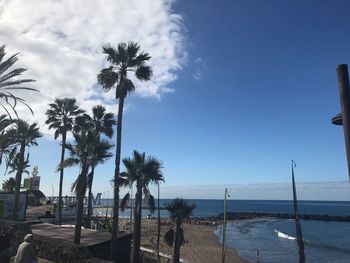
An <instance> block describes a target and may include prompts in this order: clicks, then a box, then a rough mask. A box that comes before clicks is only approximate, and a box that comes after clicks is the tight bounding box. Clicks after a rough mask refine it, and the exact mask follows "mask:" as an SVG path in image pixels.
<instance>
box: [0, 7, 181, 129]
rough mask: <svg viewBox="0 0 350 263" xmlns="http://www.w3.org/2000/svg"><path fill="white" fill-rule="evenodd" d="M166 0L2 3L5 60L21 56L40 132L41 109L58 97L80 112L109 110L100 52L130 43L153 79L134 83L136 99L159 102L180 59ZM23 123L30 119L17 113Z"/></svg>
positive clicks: (176, 24)
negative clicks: (100, 81) (99, 82)
mask: <svg viewBox="0 0 350 263" xmlns="http://www.w3.org/2000/svg"><path fill="white" fill-rule="evenodd" d="M172 2H173V1H171V0H133V1H123V0H74V1H71V0H61V1H55V0H46V1H42V0H31V1H26V0H8V1H5V2H2V3H0V39H1V43H0V44H2V43H3V44H6V45H7V53H8V54H12V53H14V52H19V51H20V52H21V53H20V55H19V58H20V61H19V63H18V65H21V66H23V67H25V68H27V69H28V71H27V72H26V73H25V77H30V78H34V79H36V80H37V82H36V83H35V84H34V85H32V86H33V87H36V88H38V89H39V90H40V91H41V92H40V94H33V93H28V92H26V93H22V94H21V96H24V97H25V98H26V99H27V101H28V102H29V104H30V105H31V107H32V108H33V109H34V111H35V117H34V120H36V121H38V122H39V124H40V125H41V124H42V123H43V121H44V120H45V115H44V113H45V110H46V108H47V104H48V103H50V102H52V101H53V100H54V98H56V97H64V96H69V97H75V98H76V99H77V101H78V102H79V103H80V104H81V105H82V106H83V107H85V108H86V109H87V108H88V107H91V106H92V105H95V104H97V103H102V102H103V104H104V105H106V104H107V105H115V104H116V102H115V100H114V93H113V91H110V92H109V93H102V92H101V91H100V89H99V88H98V87H96V86H94V85H95V84H96V74H97V73H98V72H99V70H100V69H101V68H102V67H103V66H104V55H103V54H102V53H101V45H102V44H104V43H106V42H110V43H112V44H113V45H116V44H117V43H119V42H122V41H129V40H133V41H136V42H138V43H139V44H140V45H141V49H142V50H144V51H146V52H148V53H149V54H150V55H151V56H152V59H151V62H150V64H151V66H152V68H153V71H154V74H153V78H152V80H151V81H149V82H141V83H140V82H137V81H136V85H137V94H138V95H140V96H154V97H158V98H159V97H160V96H161V95H162V94H164V93H166V92H171V91H172V89H171V88H170V87H169V83H171V82H172V81H174V80H176V78H177V70H179V69H181V67H182V65H183V63H184V61H185V59H186V51H185V49H184V36H183V34H182V33H183V24H182V18H181V16H180V15H178V14H175V13H173V11H172V9H171V5H172ZM19 112H20V114H21V117H23V116H24V115H26V116H28V117H29V112H28V111H27V110H25V109H23V108H19Z"/></svg>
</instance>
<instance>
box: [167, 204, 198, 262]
mask: <svg viewBox="0 0 350 263" xmlns="http://www.w3.org/2000/svg"><path fill="white" fill-rule="evenodd" d="M195 208H196V205H195V204H189V203H188V202H186V201H185V200H183V199H182V198H175V199H174V200H173V201H172V202H171V203H168V204H165V209H166V210H168V211H169V212H170V218H171V219H172V220H173V222H175V224H176V230H175V234H174V230H173V229H170V230H169V231H168V232H166V233H165V236H164V241H165V243H166V244H168V245H169V246H173V245H174V263H178V262H180V248H181V245H183V244H184V242H185V237H184V230H183V228H182V223H183V221H184V220H185V219H187V218H188V217H189V216H190V215H192V211H193V209H195Z"/></svg>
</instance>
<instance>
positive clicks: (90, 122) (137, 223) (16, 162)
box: [0, 42, 194, 263]
mask: <svg viewBox="0 0 350 263" xmlns="http://www.w3.org/2000/svg"><path fill="white" fill-rule="evenodd" d="M102 50H103V53H104V54H105V55H106V60H107V63H108V64H109V65H108V66H107V67H106V68H104V69H102V70H101V71H100V72H99V74H98V75H97V82H98V84H99V85H100V86H101V88H102V90H104V91H109V90H111V89H113V88H115V98H116V100H118V112H117V121H115V119H114V115H113V113H107V112H106V109H105V107H103V106H101V105H98V106H94V107H93V108H92V115H89V114H87V113H86V112H85V111H84V110H82V109H80V108H79V106H78V105H77V103H76V100H75V99H73V98H57V99H55V101H54V102H53V103H51V104H49V108H48V110H47V111H46V116H47V120H46V122H45V123H46V124H47V125H48V128H49V129H50V130H53V131H54V138H55V139H60V144H61V156H60V161H59V162H58V166H57V172H59V174H60V177H59V178H60V179H59V199H58V224H61V223H62V188H63V177H64V169H65V168H68V167H72V166H76V165H77V166H79V167H80V170H79V174H78V176H77V179H76V181H75V182H74V183H73V186H72V191H75V193H76V197H77V199H76V200H77V216H76V222H75V232H74V243H76V244H79V243H80V237H81V226H82V217H83V199H84V197H85V194H86V191H87V190H88V209H87V211H88V220H87V222H88V224H90V217H91V214H92V201H91V200H92V184H93V179H94V171H95V168H96V166H97V165H99V164H101V163H103V162H105V161H106V160H107V159H109V158H111V157H112V156H113V154H112V153H111V149H112V148H113V144H112V143H111V138H112V136H113V130H114V129H113V128H114V125H117V128H116V131H117V134H116V153H115V170H114V177H113V184H114V209H113V217H112V240H111V250H110V257H111V259H112V260H113V261H115V262H116V261H117V255H116V251H117V250H116V249H115V247H117V238H118V223H119V222H118V219H119V203H120V198H119V189H120V188H121V187H129V189H132V187H133V185H135V186H136V193H135V197H134V200H135V208H134V210H133V213H134V232H133V250H132V262H133V263H138V262H140V243H141V242H140V240H141V216H142V197H143V196H144V201H145V203H146V204H147V205H148V206H149V207H150V208H151V210H152V212H154V210H155V199H154V197H153V196H152V195H151V193H150V191H149V185H150V184H151V183H155V184H158V187H159V183H160V182H162V181H164V178H163V175H162V172H161V168H162V166H161V163H160V161H158V160H157V159H156V158H155V157H153V156H146V154H145V153H140V152H138V151H134V152H133V156H132V157H131V158H124V159H123V160H122V162H123V164H124V166H125V171H124V172H120V163H121V141H122V137H121V135H122V119H123V108H124V102H125V99H126V97H127V95H128V94H130V93H131V92H133V91H135V85H134V83H133V82H132V80H131V79H130V77H131V74H132V75H133V78H136V79H139V80H141V81H147V80H150V78H151V76H152V69H151V67H150V66H148V65H147V64H146V63H147V61H149V60H150V58H151V57H150V56H149V54H147V53H145V52H142V51H140V46H139V45H138V44H137V43H135V42H128V43H127V44H126V43H120V44H118V46H117V47H112V46H111V45H110V44H107V45H104V46H103V47H102ZM5 54H6V53H5V46H1V47H0V108H2V109H3V110H4V111H5V113H6V114H4V115H1V116H0V165H1V164H4V165H5V166H6V171H7V170H8V169H10V170H9V173H15V175H16V176H15V178H10V179H8V180H6V181H4V182H3V189H4V190H6V191H9V192H14V193H15V203H14V210H13V211H14V213H13V219H17V212H16V211H17V210H18V205H19V192H20V183H21V180H22V174H23V173H27V172H28V171H27V170H26V169H27V168H28V167H30V165H29V151H28V149H29V147H30V146H37V145H38V143H37V139H38V138H40V137H41V136H42V135H41V133H40V132H39V128H38V127H37V124H36V123H33V124H30V123H28V122H26V121H24V120H22V119H19V118H18V114H17V111H16V105H17V104H18V103H21V104H24V105H25V106H27V107H28V108H29V110H30V111H31V112H32V113H33V111H32V109H31V108H30V106H29V105H28V104H27V102H26V101H25V100H24V99H22V98H20V97H18V96H17V95H16V91H17V90H29V91H37V90H36V89H34V88H30V87H24V86H23V84H26V83H30V82H34V80H32V79H20V75H21V74H22V73H23V72H25V71H26V69H23V68H16V69H11V68H12V66H13V65H14V64H15V62H16V61H17V54H14V55H12V56H11V57H9V58H8V59H5ZM11 113H14V114H15V116H16V119H14V118H13V116H12V115H11ZM70 138H72V139H70ZM66 153H68V155H67V156H66ZM130 197H131V195H130V193H127V194H126V196H125V197H124V198H123V199H122V201H121V205H120V206H121V209H122V210H123V209H124V208H125V207H126V205H127V203H128V201H129V199H130ZM158 208H159V204H158ZM166 208H167V209H168V210H169V212H170V214H171V218H173V219H174V222H175V223H176V231H175V233H174V234H173V235H171V230H169V231H170V232H168V233H167V235H166V237H165V239H166V241H167V243H168V244H169V245H172V244H173V243H174V244H175V245H174V261H175V262H178V260H179V253H180V246H181V244H182V243H183V240H184V238H183V229H182V227H181V226H182V222H183V220H184V219H185V218H186V217H188V216H189V215H190V214H191V212H192V210H193V209H194V206H192V205H189V204H187V203H186V202H185V201H183V200H182V199H176V200H174V202H173V203H170V204H167V206H166ZM171 238H174V242H171V241H170V240H171Z"/></svg>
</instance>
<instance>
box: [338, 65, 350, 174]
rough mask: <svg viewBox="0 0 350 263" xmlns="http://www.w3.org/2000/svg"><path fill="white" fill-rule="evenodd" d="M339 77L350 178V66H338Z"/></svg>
mask: <svg viewBox="0 0 350 263" xmlns="http://www.w3.org/2000/svg"><path fill="white" fill-rule="evenodd" d="M337 78H338V87H339V96H340V105H341V112H342V121H343V129H344V138H345V149H346V157H347V161H348V175H349V179H350V85H349V74H348V66H347V65H346V64H341V65H338V66H337Z"/></svg>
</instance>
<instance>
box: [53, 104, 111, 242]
mask: <svg viewBox="0 0 350 263" xmlns="http://www.w3.org/2000/svg"><path fill="white" fill-rule="evenodd" d="M49 107H50V108H49V109H48V110H47V112H46V115H47V117H48V118H47V120H46V124H48V125H49V129H54V130H55V133H54V134H55V139H57V138H58V137H60V136H61V138H62V140H61V160H60V162H59V165H58V167H57V171H59V172H60V186H59V199H58V224H61V222H62V185H63V172H64V168H67V167H72V166H76V165H78V166H79V167H80V172H79V175H78V177H77V179H76V180H75V182H74V183H73V185H72V191H75V193H76V197H77V198H76V200H77V216H76V222H75V231H74V243H76V244H79V243H80V237H81V226H82V218H83V204H84V197H85V194H86V190H87V189H89V195H88V224H90V216H91V210H92V201H91V200H92V183H93V177H94V171H95V167H96V166H97V165H98V164H101V163H103V162H105V161H106V160H107V159H109V158H110V157H112V153H111V152H110V150H111V148H112V147H113V144H112V143H111V142H110V140H109V139H110V138H111V137H112V135H113V126H114V125H115V124H116V122H115V120H114V116H113V113H107V112H106V109H105V107H104V106H102V105H97V106H94V107H93V108H92V116H90V115H88V114H87V113H85V112H84V111H83V110H82V109H79V107H78V106H77V105H76V101H75V99H72V98H64V99H56V100H55V102H54V103H51V104H49ZM68 133H71V135H72V137H73V141H72V142H67V135H68ZM66 150H67V151H68V153H69V155H68V157H67V158H65V152H66Z"/></svg>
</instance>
